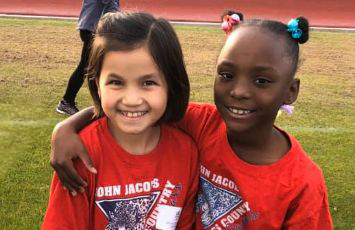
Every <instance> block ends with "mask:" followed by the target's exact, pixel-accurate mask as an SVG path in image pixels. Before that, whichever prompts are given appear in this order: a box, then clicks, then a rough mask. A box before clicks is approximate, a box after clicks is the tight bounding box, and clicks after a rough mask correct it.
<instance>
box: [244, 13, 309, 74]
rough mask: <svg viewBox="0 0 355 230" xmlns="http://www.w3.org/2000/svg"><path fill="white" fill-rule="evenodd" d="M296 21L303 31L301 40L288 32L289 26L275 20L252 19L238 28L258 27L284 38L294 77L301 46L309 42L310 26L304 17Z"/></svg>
mask: <svg viewBox="0 0 355 230" xmlns="http://www.w3.org/2000/svg"><path fill="white" fill-rule="evenodd" d="M295 20H297V21H298V29H300V30H301V32H302V33H301V36H300V37H299V38H294V37H293V36H292V32H290V31H288V29H289V28H288V25H286V24H284V23H282V22H279V21H273V20H262V19H251V20H247V21H244V22H243V23H242V24H241V25H239V26H238V27H245V26H256V27H261V28H263V29H267V30H269V31H270V32H272V33H274V34H276V35H279V36H283V37H284V38H285V41H286V44H287V46H288V47H287V48H288V49H286V50H287V52H288V54H289V56H290V58H291V61H292V66H291V75H292V76H294V75H295V73H296V71H297V67H298V62H299V44H304V43H306V42H307V41H308V38H309V24H308V20H307V19H306V18H304V17H298V18H296V19H295Z"/></svg>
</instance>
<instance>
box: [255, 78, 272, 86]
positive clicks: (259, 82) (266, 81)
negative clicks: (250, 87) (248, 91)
mask: <svg viewBox="0 0 355 230" xmlns="http://www.w3.org/2000/svg"><path fill="white" fill-rule="evenodd" d="M255 83H256V84H257V85H266V84H270V83H271V81H270V80H269V79H266V78H263V77H259V78H257V79H256V80H255Z"/></svg>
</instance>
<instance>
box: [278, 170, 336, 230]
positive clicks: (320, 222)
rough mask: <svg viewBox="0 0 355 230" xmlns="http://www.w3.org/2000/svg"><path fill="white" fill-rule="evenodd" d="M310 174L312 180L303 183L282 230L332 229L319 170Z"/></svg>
mask: <svg viewBox="0 0 355 230" xmlns="http://www.w3.org/2000/svg"><path fill="white" fill-rule="evenodd" d="M312 174H313V176H312V179H310V180H308V181H307V183H305V185H304V187H303V189H302V190H301V192H300V193H299V196H298V197H296V198H295V199H294V200H293V201H292V203H291V206H290V208H289V210H288V212H287V216H286V220H285V222H284V224H283V229H290V230H291V229H294V230H298V229H300V230H304V229H307V230H328V229H329V230H331V229H333V222H332V217H331V215H330V211H329V203H328V195H327V189H326V186H325V182H324V178H323V175H322V173H321V171H320V170H319V171H318V172H314V173H312Z"/></svg>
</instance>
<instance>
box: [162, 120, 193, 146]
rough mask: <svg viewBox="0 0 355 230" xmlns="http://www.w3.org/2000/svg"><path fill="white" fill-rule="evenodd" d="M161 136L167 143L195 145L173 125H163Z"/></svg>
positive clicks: (188, 136)
mask: <svg viewBox="0 0 355 230" xmlns="http://www.w3.org/2000/svg"><path fill="white" fill-rule="evenodd" d="M163 135H164V136H165V137H164V138H165V140H166V142H167V143H174V144H175V145H176V144H185V145H186V144H193V145H195V142H194V141H193V139H192V137H191V136H190V135H188V134H186V133H185V132H184V131H182V130H180V129H179V128H177V127H175V126H173V125H168V124H167V125H163Z"/></svg>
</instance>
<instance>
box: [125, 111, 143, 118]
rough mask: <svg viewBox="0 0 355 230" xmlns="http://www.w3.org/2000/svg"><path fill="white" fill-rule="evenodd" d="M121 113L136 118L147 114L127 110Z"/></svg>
mask: <svg viewBox="0 0 355 230" xmlns="http://www.w3.org/2000/svg"><path fill="white" fill-rule="evenodd" d="M121 114H122V115H123V116H126V117H129V118H136V117H141V116H143V115H144V114H146V112H125V111H122V112H121Z"/></svg>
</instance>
